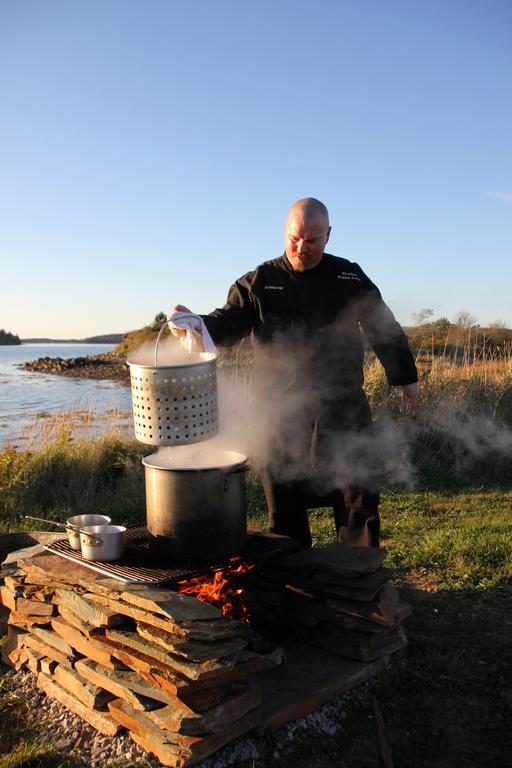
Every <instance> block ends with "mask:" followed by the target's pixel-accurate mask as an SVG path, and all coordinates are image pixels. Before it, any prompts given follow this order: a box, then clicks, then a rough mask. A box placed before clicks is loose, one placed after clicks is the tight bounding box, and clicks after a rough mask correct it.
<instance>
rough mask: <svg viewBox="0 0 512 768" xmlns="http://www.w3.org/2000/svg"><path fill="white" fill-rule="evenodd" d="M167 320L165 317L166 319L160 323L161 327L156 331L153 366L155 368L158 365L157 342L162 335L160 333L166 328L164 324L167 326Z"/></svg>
mask: <svg viewBox="0 0 512 768" xmlns="http://www.w3.org/2000/svg"><path fill="white" fill-rule="evenodd" d="M167 322H168V321H167V319H166V320H165V321H164V324H163V325H162V327H161V328H160V330H159V332H158V336H157V337H156V344H155V368H156V366H157V365H158V345H159V343H160V338H161V336H162V333H163V332H164V331H165V328H166V326H167Z"/></svg>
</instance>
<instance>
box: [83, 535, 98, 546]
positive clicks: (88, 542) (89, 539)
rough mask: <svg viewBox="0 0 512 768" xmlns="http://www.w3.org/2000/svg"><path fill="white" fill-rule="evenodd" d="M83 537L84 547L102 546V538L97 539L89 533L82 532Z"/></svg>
mask: <svg viewBox="0 0 512 768" xmlns="http://www.w3.org/2000/svg"><path fill="white" fill-rule="evenodd" d="M82 535H83V537H84V544H85V546H86V547H101V546H103V539H97V538H96V537H95V536H92V535H91V534H90V533H86V534H82Z"/></svg>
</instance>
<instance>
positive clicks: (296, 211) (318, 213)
mask: <svg viewBox="0 0 512 768" xmlns="http://www.w3.org/2000/svg"><path fill="white" fill-rule="evenodd" d="M290 216H300V217H301V219H302V220H303V221H304V222H310V221H313V219H317V218H321V219H323V220H324V222H325V225H326V227H328V226H329V211H328V210H327V208H326V206H325V205H324V204H323V203H322V201H321V200H317V199H316V197H303V198H302V199H301V200H297V201H296V202H295V203H294V204H293V205H292V207H291V208H290V210H289V211H288V216H287V219H289V218H290Z"/></svg>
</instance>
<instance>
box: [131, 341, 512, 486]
mask: <svg viewBox="0 0 512 768" xmlns="http://www.w3.org/2000/svg"><path fill="white" fill-rule="evenodd" d="M320 346H321V345H320ZM321 351H322V350H321V349H320V352H321ZM341 357H342V358H343V355H341ZM326 358H328V359H330V358H332V355H330V356H326ZM318 359H321V355H319V354H318V348H314V349H313V348H310V347H308V344H307V339H305V340H304V339H302V340H301V344H297V346H296V347H295V348H291V346H290V341H289V339H283V340H280V341H278V342H275V343H273V344H272V345H266V346H265V347H264V349H261V348H260V349H258V348H257V349H256V350H255V361H256V363H257V365H256V366H255V369H254V372H253V371H251V372H250V373H248V374H247V375H246V376H245V377H243V376H240V375H239V374H238V375H236V374H234V373H231V372H230V371H229V369H228V368H223V367H222V366H218V369H217V379H218V397H219V412H220V431H219V434H218V435H217V436H216V437H214V438H210V439H208V440H205V441H203V442H200V443H195V444H191V445H185V446H176V447H174V446H172V447H169V448H160V449H159V450H158V452H157V453H156V454H154V455H153V458H154V460H155V463H160V465H162V466H169V468H179V466H188V467H192V466H195V467H197V468H208V467H211V466H218V467H221V466H227V465H229V464H234V463H238V462H242V461H243V460H244V458H245V457H246V456H248V457H251V458H254V459H255V462H256V464H257V466H259V467H270V468H271V469H272V474H273V476H274V478H275V479H276V480H278V481H281V482H307V483H309V484H310V486H311V487H312V489H313V490H314V491H315V492H316V493H318V495H319V496H323V495H327V494H328V493H330V492H331V491H333V490H336V489H340V488H344V487H346V486H347V485H352V486H353V485H358V486H361V487H364V488H367V489H369V490H372V489H374V488H377V487H378V486H379V485H380V484H385V485H387V486H400V487H402V488H413V487H414V486H415V484H416V483H417V476H418V470H417V468H416V466H415V461H414V457H415V453H416V452H417V450H418V446H419V445H420V446H421V445H423V447H424V449H425V450H428V448H429V441H433V440H435V441H437V443H438V444H439V445H440V451H441V453H442V455H444V451H445V450H447V451H449V455H450V458H451V460H454V461H455V467H456V469H460V468H461V467H462V466H464V464H465V463H466V462H468V461H471V460H475V459H482V458H485V457H488V456H491V455H503V456H510V455H511V454H512V430H511V429H510V428H509V427H507V426H506V424H504V423H502V422H498V421H495V420H494V419H493V418H492V417H491V416H489V415H486V414H484V413H482V412H475V411H474V410H471V408H470V407H469V405H468V404H467V402H465V401H464V400H462V399H460V398H459V399H448V397H445V399H443V400H442V401H441V402H440V403H437V404H430V405H428V406H423V407H421V408H420V411H419V416H418V420H417V421H413V420H412V419H410V418H407V417H399V418H396V417H395V418H394V417H392V416H391V415H390V414H389V413H387V412H385V411H380V412H379V413H377V418H376V420H375V421H374V423H373V424H372V425H371V426H370V427H368V428H365V429H363V430H361V429H358V428H357V426H358V425H357V424H355V423H352V424H351V418H350V408H351V407H352V405H351V403H352V402H353V396H354V395H353V393H354V389H353V382H352V383H351V382H350V381H349V379H347V377H345V376H344V375H343V371H342V370H341V371H340V370H339V369H336V368H334V369H333V368H332V367H331V368H330V367H328V366H325V365H324V366H320V367H315V365H316V361H317V360H318ZM202 360H204V356H203V357H202V356H201V355H199V354H195V355H188V354H187V353H185V352H184V351H183V350H182V348H181V346H180V344H179V341H178V340H177V339H175V338H174V337H169V338H167V339H166V340H165V341H164V342H163V344H162V345H161V348H160V350H159V364H160V365H182V364H184V363H194V362H201V361H202ZM130 362H137V363H139V364H146V365H153V364H154V342H150V343H147V344H145V345H143V346H142V347H141V348H140V349H139V350H137V353H136V354H135V355H134V356H133V357H132V358H131V360H130ZM259 363H263V365H258V364H259ZM258 371H260V372H259V373H258ZM312 373H313V374H314V375H311V374H312ZM350 386H351V387H352V389H349V388H350ZM340 402H341V403H343V402H344V403H345V404H346V408H347V414H346V419H345V421H346V424H342V425H341V427H340V426H339V424H338V426H336V425H334V428H331V429H330V428H329V422H328V419H327V420H325V419H324V421H322V419H321V418H320V420H318V414H319V412H321V410H322V407H321V405H320V404H321V403H327V406H326V413H327V414H328V413H329V408H333V407H334V408H335V409H336V407H338V408H339V403H340ZM336 404H338V405H336ZM343 419H344V416H343V413H342V417H341V421H342V422H343ZM356 421H357V419H356Z"/></svg>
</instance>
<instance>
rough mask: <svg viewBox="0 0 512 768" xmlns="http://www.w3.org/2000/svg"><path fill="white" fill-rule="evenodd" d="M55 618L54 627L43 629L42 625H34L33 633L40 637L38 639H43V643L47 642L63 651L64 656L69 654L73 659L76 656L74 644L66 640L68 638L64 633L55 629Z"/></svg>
mask: <svg viewBox="0 0 512 768" xmlns="http://www.w3.org/2000/svg"><path fill="white" fill-rule="evenodd" d="M55 624H56V622H55V620H53V621H52V624H51V626H52V629H43V628H42V627H32V630H31V634H32V635H33V636H34V637H36V638H38V640H42V641H43V643H46V645H49V646H50V647H51V648H55V650H57V651H58V652H59V653H62V654H63V655H64V656H67V657H68V658H69V659H73V658H74V656H75V653H74V651H73V648H72V646H71V645H70V644H69V643H68V642H66V640H65V639H64V638H63V637H62V635H61V634H60V633H59V634H58V633H57V632H56V631H52V630H55Z"/></svg>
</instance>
